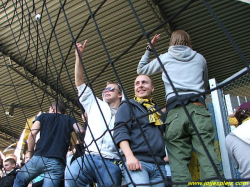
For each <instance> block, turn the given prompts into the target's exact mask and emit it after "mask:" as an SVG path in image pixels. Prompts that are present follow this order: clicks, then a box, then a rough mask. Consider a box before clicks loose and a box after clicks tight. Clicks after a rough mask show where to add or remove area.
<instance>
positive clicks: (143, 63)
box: [137, 34, 161, 75]
mask: <svg viewBox="0 0 250 187" xmlns="http://www.w3.org/2000/svg"><path fill="white" fill-rule="evenodd" d="M159 39H160V34H155V36H154V38H153V39H152V40H151V43H152V45H153V46H155V45H156V43H157V41H158V40H159ZM148 45H149V43H148ZM149 48H150V49H152V46H151V45H149ZM150 54H151V52H150V51H148V50H146V52H145V54H144V55H143V56H142V58H141V60H140V62H139V64H138V67H137V74H145V75H152V74H154V73H157V72H160V71H161V66H160V63H159V62H158V60H157V58H156V59H154V60H153V61H151V62H150V63H148V62H149V59H150Z"/></svg>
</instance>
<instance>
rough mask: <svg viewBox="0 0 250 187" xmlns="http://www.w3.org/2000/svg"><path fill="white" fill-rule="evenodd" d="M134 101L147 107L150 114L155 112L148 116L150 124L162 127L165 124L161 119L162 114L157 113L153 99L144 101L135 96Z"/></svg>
mask: <svg viewBox="0 0 250 187" xmlns="http://www.w3.org/2000/svg"><path fill="white" fill-rule="evenodd" d="M134 100H135V101H136V102H137V103H139V104H141V105H143V106H145V107H146V108H147V111H148V112H149V113H150V112H153V113H152V114H149V115H148V118H149V122H150V123H155V125H162V124H163V122H162V120H161V119H160V117H161V114H160V113H159V112H157V111H156V109H155V102H154V100H153V98H152V97H151V98H150V99H142V98H139V97H137V96H136V95H135V97H134Z"/></svg>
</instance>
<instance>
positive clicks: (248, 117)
mask: <svg viewBox="0 0 250 187" xmlns="http://www.w3.org/2000/svg"><path fill="white" fill-rule="evenodd" d="M249 119H250V116H249V117H247V118H246V119H244V120H243V121H242V123H244V122H246V121H247V120H249Z"/></svg>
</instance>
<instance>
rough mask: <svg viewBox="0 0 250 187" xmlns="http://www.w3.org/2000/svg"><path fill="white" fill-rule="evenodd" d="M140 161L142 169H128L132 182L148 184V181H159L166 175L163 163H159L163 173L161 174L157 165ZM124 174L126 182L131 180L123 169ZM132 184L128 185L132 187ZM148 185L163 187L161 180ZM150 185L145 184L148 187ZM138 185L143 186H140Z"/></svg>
mask: <svg viewBox="0 0 250 187" xmlns="http://www.w3.org/2000/svg"><path fill="white" fill-rule="evenodd" d="M140 163H141V165H142V171H141V170H137V171H130V170H128V171H129V175H130V176H131V178H132V180H133V182H134V184H149V183H154V182H159V181H162V180H163V179H164V178H163V177H165V176H166V170H165V165H159V167H160V169H161V171H162V174H163V176H162V175H161V173H160V171H159V170H158V168H157V166H156V165H155V164H154V163H149V162H143V161H140ZM126 164H127V163H126ZM124 174H125V179H126V181H127V183H130V182H131V180H130V178H129V175H128V173H127V171H126V170H125V171H124ZM132 186H133V184H130V185H129V187H132ZM150 186H153V187H165V184H164V183H163V182H162V183H158V184H154V185H150ZM150 186H149V185H145V187H150ZM140 187H144V186H140Z"/></svg>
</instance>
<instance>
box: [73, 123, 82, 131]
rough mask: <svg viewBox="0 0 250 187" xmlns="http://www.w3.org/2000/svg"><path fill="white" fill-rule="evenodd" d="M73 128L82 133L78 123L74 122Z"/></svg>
mask: <svg viewBox="0 0 250 187" xmlns="http://www.w3.org/2000/svg"><path fill="white" fill-rule="evenodd" d="M73 128H74V130H75V132H77V133H84V129H83V127H82V126H81V125H80V124H79V123H74V124H73Z"/></svg>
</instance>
